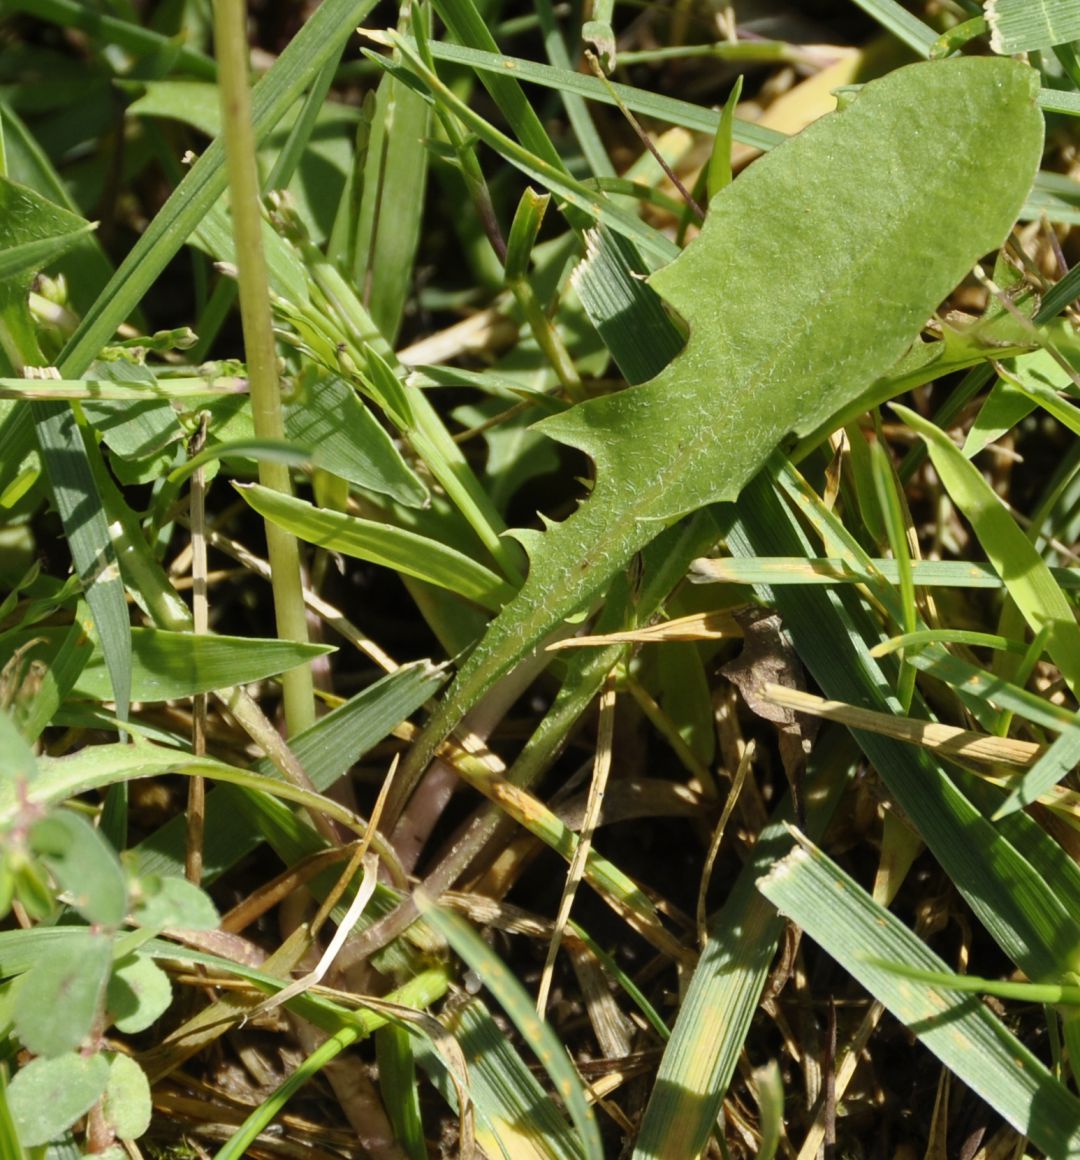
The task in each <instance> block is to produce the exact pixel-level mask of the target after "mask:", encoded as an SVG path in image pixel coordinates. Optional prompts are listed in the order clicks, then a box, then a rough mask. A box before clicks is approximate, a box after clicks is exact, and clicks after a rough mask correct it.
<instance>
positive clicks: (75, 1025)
mask: <svg viewBox="0 0 1080 1160" xmlns="http://www.w3.org/2000/svg"><path fill="white" fill-rule="evenodd" d="M112 945H113V944H112V939H111V938H110V937H109V936H108V935H104V934H95V933H94V932H92V931H90V930H87V929H86V928H85V927H77V928H74V929H72V930H71V934H70V937H69V939H67V940H66V941H65V942H64V944H63V945H62V946H60V947H58V948H57V949H56V951H55V952H54V953H53V954H49V955H43V956H42V957H41V958H40V959H39V960H38V961H37V962H36V963H35V964H34V966H33V968H32V969H31V970H29V971H28V972H27V973H26V974H25V975H23V976H21V977H20V979H19V981H18V983H17V987H18V992H17V994H16V996H15V1033H16V1035H18V1037H19V1039H20V1040H21V1041H22V1043H23V1045H24V1046H25V1047H26V1048H27V1049H28V1050H29V1051H32V1052H33V1053H34V1054H35V1055H41V1056H47V1057H49V1058H52V1057H54V1056H63V1055H64V1054H65V1052H69V1051H75V1050H76V1049H77V1048H79V1047H81V1046H82V1044H83V1041H84V1040H85V1039H86V1038H87V1036H88V1035H89V1034H90V1032H91V1030H92V1029H93V1027H94V1023H95V1021H96V1020H97V1019H98V1018H100V1015H101V1004H102V999H103V997H104V995H105V984H106V982H107V980H108V978H109V971H110V969H111V967H112ZM62 1127H64V1128H66V1127H67V1124H63V1125H62Z"/></svg>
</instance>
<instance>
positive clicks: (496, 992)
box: [418, 900, 604, 1160]
mask: <svg viewBox="0 0 1080 1160" xmlns="http://www.w3.org/2000/svg"><path fill="white" fill-rule="evenodd" d="M418 901H420V905H421V913H422V914H423V915H424V917H425V918H426V919H427V921H428V922H430V923H431V924H432V925H433V926H434V927H435V929H436V930H437V931H438V932H439V933H440V934H441V935H442V936H443V937H444V938H445V939H446V941H447V942H448V943H449V944H450V945H451V947H453V949H454V951H455V952H456V953H457V954H459V955H460V956H461V957H462V958H463V959H464V960H465V962H466V963H467V964H468V965H469V966H470V967H471V968H472V970H474V971H475V972H476V973H477V974H478V975H479V976H480V978H481V979H483V980H484V983H485V985H486V986H487V987H488V989H489V990H490V991H491V993H492V995H493V996H494V997H495V999H496V1000H497V1001H498V1003H499V1005H500V1006H501V1007H502V1009H503V1010H504V1011H505V1012H506V1014H507V1016H508V1017H509V1018H510V1020H511V1022H512V1023H513V1024H514V1026H515V1027H516V1028H517V1029H518V1031H519V1032H520V1033H521V1034H522V1035H523V1036H524V1038H525V1040H526V1042H527V1043H528V1044H529V1045H530V1047H531V1048H532V1050H533V1051H534V1052H535V1053H536V1055H537V1056H538V1058H539V1059H540V1062H541V1063H542V1064H543V1066H544V1070H545V1071H546V1072H547V1073H548V1075H549V1076H550V1077H551V1079H552V1082H553V1083H554V1084H555V1089H556V1091H557V1092H558V1094H559V1098H560V1099H561V1100H562V1101H563V1103H564V1104H565V1105H566V1108H567V1111H569V1113H570V1118H571V1119H572V1120H573V1122H574V1127H575V1128H576V1129H577V1132H578V1138H579V1140H580V1144H581V1155H582V1156H584V1157H585V1158H586V1160H602V1157H603V1155H604V1150H603V1146H602V1144H601V1143H600V1133H599V1130H598V1129H597V1126H596V1117H595V1116H594V1115H593V1110H592V1107H591V1106H590V1105H589V1103H588V1101H587V1100H586V1098H585V1091H584V1088H583V1087H582V1084H581V1079H580V1077H579V1076H578V1074H577V1072H576V1071H575V1070H574V1066H573V1064H572V1063H571V1062H570V1058H569V1056H568V1055H567V1053H566V1049H565V1048H564V1047H563V1045H562V1043H561V1042H560V1041H559V1038H558V1036H557V1035H556V1034H555V1032H554V1031H552V1029H551V1027H550V1026H549V1025H548V1024H547V1023H544V1022H542V1021H541V1020H540V1019H538V1018H537V1016H536V1009H535V1007H534V1005H533V1002H532V1000H531V999H530V997H529V995H528V993H527V992H526V990H525V989H524V987H522V985H521V984H520V983H519V982H518V981H517V979H515V978H514V976H513V975H512V974H511V973H510V971H509V970H508V969H507V967H506V965H505V964H504V963H503V962H502V960H501V959H500V958H499V957H498V956H497V955H496V954H495V953H494V951H492V950H491V949H490V948H489V947H488V946H487V944H486V943H484V942H483V941H482V940H481V939H480V938H479V936H478V935H477V934H476V933H475V932H474V931H473V930H472V928H471V927H470V926H469V925H468V924H467V923H466V922H465V921H464V920H463V919H461V918H459V917H458V916H457V915H455V914H450V913H449V912H447V911H444V910H440V909H439V908H438V907H437V906H434V905H433V904H432V903H431V902H430V900H418Z"/></svg>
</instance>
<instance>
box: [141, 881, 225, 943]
mask: <svg viewBox="0 0 1080 1160" xmlns="http://www.w3.org/2000/svg"><path fill="white" fill-rule="evenodd" d="M139 886H140V888H141V890H142V897H141V898H140V900H139V902H138V904H137V905H136V907H135V911H134V914H133V916H132V917H133V918H134V919H135V921H136V922H137V923H138V924H139V925H140V926H142V927H148V928H151V929H153V930H166V929H169V928H172V927H180V928H181V929H184V930H216V929H217V925H218V922H219V918H218V912H217V909H216V908H215V906H214V904H213V903H212V902H211V901H210V898H209V897H208V896H207V895H206V894H205V893H204V892H203V891H202V890H200V889H199V888H198V887H197V886H193V885H192V884H191V883H190V882H188V881H187V880H186V879H184V878H172V877H169V878H157V877H147V878H142V879H140V880H139Z"/></svg>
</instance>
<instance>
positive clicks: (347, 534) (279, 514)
mask: <svg viewBox="0 0 1080 1160" xmlns="http://www.w3.org/2000/svg"><path fill="white" fill-rule="evenodd" d="M238 490H239V491H240V494H241V495H242V496H243V497H244V499H245V500H246V501H247V502H248V503H249V504H250V505H251V506H252V507H253V508H254V509H255V511H257V512H258V513H259V515H261V516H263V517H264V518H265V519H268V520H270V521H271V523H274V524H277V526H278V527H279V528H284V529H285V531H287V532H292V534H293V535H294V536H299V538H300V539H301V540H306V541H307V542H308V543H309V544H316V545H317V546H318V547H320V548H325V549H327V551H330V552H341V553H342V554H343V555H346V556H355V557H357V558H358V559H361V560H370V561H371V563H373V564H381V565H383V566H384V567H388V568H394V569H396V570H397V571H399V572H403V573H405V575H406V576H415V577H416V578H417V579H418V580H426V581H427V582H428V583H429V584H437V585H438V586H439V587H440V588H448V589H449V590H450V591H451V592H456V593H458V595H460V596H464V597H465V598H466V599H468V600H475V601H476V602H477V603H478V604H482V605H483V606H484V607H485V608H491V609H496V608H500V607H502V605H503V604H504V603H505V602H506V601H507V600H509V599H510V598H511V596H513V593H514V589H513V587H512V586H511V585H510V584H508V583H507V582H506V581H505V580H500V579H499V577H498V576H496V575H495V573H494V572H491V571H489V570H488V569H487V568H485V567H484V566H483V565H482V564H477V563H476V562H475V561H474V560H473V559H472V558H471V557H469V556H466V555H465V554H464V553H463V552H458V551H457V550H456V549H454V548H448V547H446V546H445V545H444V544H440V543H438V542H437V541H436V540H431V539H428V538H427V537H426V536H418V535H417V534H416V533H415V532H407V531H405V530H404V529H402V528H395V527H393V526H392V525H390V524H380V523H376V522H375V521H374V520H364V519H360V518H359V517H357V516H349V515H345V514H344V513H343V512H335V511H328V510H327V509H325V508H317V507H314V506H313V505H311V504H309V503H306V502H305V501H304V500H301V499H294V498H293V497H292V496H285V495H281V494H280V493H278V492H273V491H270V490H269V489H267V488H265V487H261V486H259V485H258V484H252V485H250V486H246V487H242V488H239V489H238Z"/></svg>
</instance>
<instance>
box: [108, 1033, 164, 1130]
mask: <svg viewBox="0 0 1080 1160" xmlns="http://www.w3.org/2000/svg"><path fill="white" fill-rule="evenodd" d="M105 1060H106V1062H107V1063H108V1065H109V1082H108V1084H107V1085H106V1087H105V1100H104V1104H103V1107H102V1111H103V1112H104V1113H105V1121H106V1123H108V1125H109V1127H111V1128H112V1130H113V1131H114V1132H115V1133H116V1134H117V1136H119V1138H120V1139H121V1140H137V1139H138V1138H139V1137H140V1136H141V1135H143V1133H144V1132H145V1131H146V1130H147V1128H149V1127H150V1115H151V1111H152V1108H151V1100H150V1083H149V1081H148V1080H147V1078H146V1072H145V1071H143V1069H142V1068H141V1067H140V1066H139V1065H138V1064H137V1063H136V1062H135V1060H133V1059H132V1058H131V1056H130V1055H121V1054H119V1053H117V1052H108V1053H106V1055H105Z"/></svg>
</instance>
